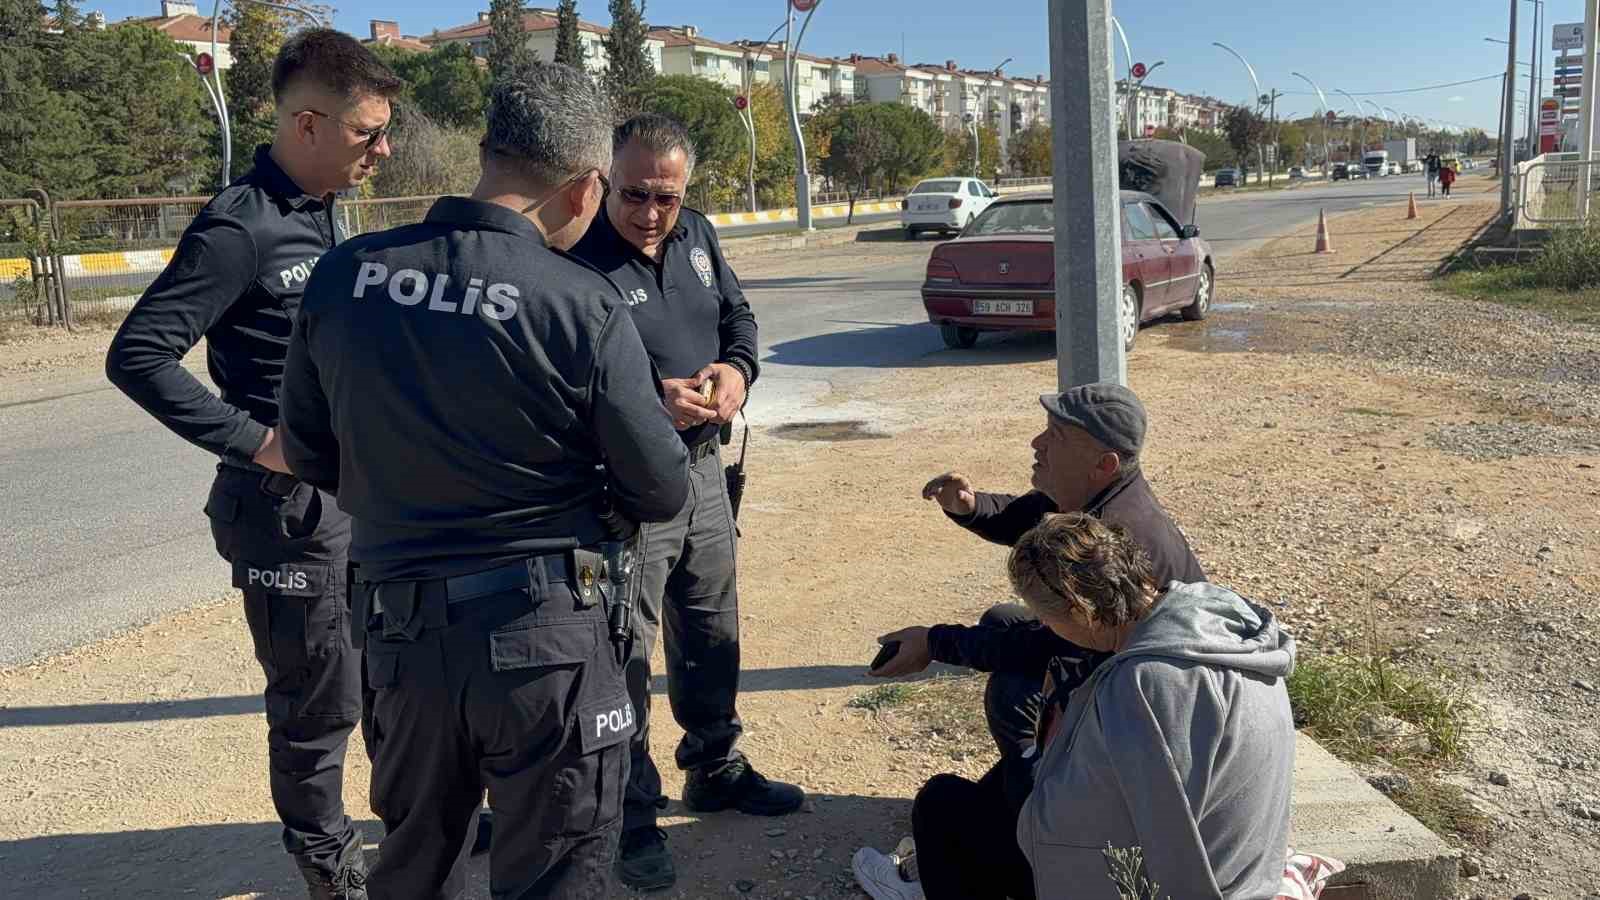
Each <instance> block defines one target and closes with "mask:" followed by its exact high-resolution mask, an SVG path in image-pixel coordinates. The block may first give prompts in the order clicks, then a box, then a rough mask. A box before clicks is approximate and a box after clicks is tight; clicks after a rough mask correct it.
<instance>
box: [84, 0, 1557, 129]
mask: <svg viewBox="0 0 1600 900" xmlns="http://www.w3.org/2000/svg"><path fill="white" fill-rule="evenodd" d="M1519 3H1520V6H1521V9H1520V10H1519V12H1518V23H1517V24H1518V35H1519V40H1518V44H1519V47H1518V57H1519V59H1526V57H1527V54H1528V42H1529V39H1530V33H1529V28H1530V27H1531V24H1532V12H1533V9H1534V6H1533V4H1532V3H1530V2H1526V0H1519ZM203 5H204V6H205V8H206V9H207V10H208V11H209V9H210V6H209V3H203ZM529 5H537V6H554V5H555V0H533V2H530V4H529ZM1508 5H1509V2H1508V0H1408V2H1402V3H1384V4H1378V5H1375V6H1374V5H1371V4H1368V5H1365V6H1362V5H1357V6H1351V7H1346V8H1345V9H1346V12H1347V15H1345V16H1343V17H1341V19H1340V20H1339V21H1338V22H1331V21H1328V19H1327V12H1328V10H1329V9H1330V7H1328V6H1326V5H1322V4H1302V3H1283V2H1276V0H1239V2H1235V3H1228V4H1221V5H1216V4H1210V5H1205V6H1202V5H1200V4H1174V3H1170V2H1168V3H1157V2H1154V0H1125V2H1122V3H1118V4H1116V5H1115V7H1114V11H1115V13H1116V15H1117V16H1118V18H1119V19H1120V20H1121V21H1122V24H1123V27H1124V28H1125V29H1126V30H1127V33H1128V40H1129V43H1130V44H1131V45H1132V47H1133V52H1134V56H1135V57H1136V58H1137V59H1139V60H1141V61H1143V62H1145V63H1153V62H1155V61H1157V60H1162V59H1164V60H1166V65H1165V66H1164V67H1163V68H1162V69H1161V70H1160V71H1159V72H1157V73H1156V75H1155V76H1154V77H1153V78H1151V81H1150V83H1151V84H1158V83H1159V84H1161V85H1163V86H1170V87H1174V88H1177V89H1179V90H1183V91H1189V92H1194V93H1209V94H1212V95H1214V96H1217V97H1220V98H1222V99H1225V100H1244V99H1246V98H1248V97H1249V95H1250V93H1251V89H1250V84H1249V79H1248V77H1247V76H1246V75H1245V72H1244V67H1243V66H1241V65H1239V63H1238V62H1237V61H1236V60H1235V59H1234V58H1233V57H1232V56H1229V55H1228V54H1226V53H1225V52H1223V51H1222V50H1219V49H1217V48H1216V47H1213V46H1211V42H1212V41H1219V40H1220V41H1223V42H1224V43H1227V44H1230V45H1231V46H1233V47H1234V48H1235V49H1236V50H1238V51H1239V52H1240V53H1243V54H1244V55H1245V57H1246V58H1248V59H1249V60H1250V62H1251V64H1252V65H1253V66H1254V67H1255V69H1256V73H1257V74H1258V75H1259V76H1260V78H1261V80H1262V88H1263V90H1265V89H1267V88H1269V87H1277V88H1278V89H1279V90H1282V91H1285V92H1303V93H1309V89H1308V88H1306V86H1305V83H1304V82H1302V81H1300V80H1299V79H1297V78H1294V77H1292V76H1291V75H1290V74H1289V73H1290V72H1291V71H1300V72H1304V73H1305V74H1307V75H1310V76H1311V77H1312V78H1313V79H1316V81H1317V82H1318V83H1319V84H1320V85H1321V86H1322V88H1323V90H1324V91H1325V92H1327V93H1328V95H1329V96H1328V102H1329V104H1330V105H1331V106H1333V107H1334V108H1335V109H1340V108H1343V107H1347V106H1349V105H1350V104H1349V101H1347V100H1345V99H1343V98H1342V97H1336V95H1334V94H1333V93H1332V92H1333V90H1334V88H1343V89H1344V90H1346V91H1349V92H1350V93H1352V94H1355V95H1357V96H1362V97H1363V99H1370V100H1373V101H1375V102H1378V103H1382V104H1384V105H1386V106H1391V107H1393V108H1394V109H1395V110H1397V111H1399V112H1402V113H1405V114H1408V115H1418V116H1428V117H1432V118H1436V119H1443V120H1447V121H1451V122H1457V123H1462V124H1466V125H1472V126H1477V127H1481V128H1484V129H1486V130H1488V131H1490V132H1491V133H1493V132H1494V130H1495V126H1494V122H1495V116H1496V112H1497V109H1498V105H1499V88H1500V82H1499V80H1498V79H1496V80H1494V81H1488V82H1481V83H1478V84H1469V85H1462V86H1460V87H1453V88H1446V89H1442V90H1433V91H1426V92H1421V93H1409V94H1390V95H1377V94H1371V95H1368V94H1369V92H1376V91H1393V90H1400V89H1408V88H1417V87H1426V86H1429V85H1434V84H1441V83H1445V82H1455V81H1463V80H1466V79H1471V78H1477V77H1481V76H1485V75H1495V74H1498V73H1503V72H1504V71H1505V66H1506V54H1505V47H1504V46H1503V45H1499V44H1491V43H1488V42H1486V41H1484V37H1485V36H1492V37H1498V38H1501V39H1504V37H1505V36H1506V32H1507V24H1508V22H1507V19H1508V12H1509V10H1508ZM159 6H160V4H159V0H102V2H100V3H98V4H97V3H94V2H92V0H90V2H85V3H84V8H85V9H86V10H87V9H100V10H101V11H102V12H104V13H105V14H106V15H107V17H108V18H110V19H113V20H115V19H121V18H124V17H126V16H130V15H151V14H154V13H155V12H157V11H158V10H159ZM337 6H338V15H337V18H336V24H337V25H338V26H339V27H340V28H342V29H344V30H346V31H349V32H352V33H355V34H358V35H363V36H364V35H365V34H366V31H367V21H368V20H369V19H372V18H383V19H397V20H398V21H399V22H400V26H401V29H402V30H403V31H404V32H405V33H407V34H422V33H426V32H427V31H429V30H431V29H433V28H436V27H439V28H443V27H447V26H450V25H458V24H461V23H464V22H467V21H470V20H471V19H472V18H473V17H474V14H475V12H476V10H477V9H480V8H482V9H487V8H488V4H487V0H480V5H473V4H462V3H439V2H427V0H341V2H339V3H338V4H337ZM1046 9H1047V3H1046V0H987V2H973V0H823V2H822V4H821V6H820V7H819V10H818V12H817V15H816V19H815V20H814V21H813V22H812V25H811V30H810V32H809V33H808V34H807V36H806V42H805V45H804V47H803V49H805V50H807V51H808V52H814V53H817V54H820V55H829V56H831V55H844V54H847V53H850V52H851V51H859V52H862V53H868V54H883V53H888V52H891V51H892V52H896V53H899V52H900V50H901V47H902V46H904V48H905V55H906V56H907V57H909V59H910V60H911V61H913V62H942V61H944V60H945V59H952V58H953V59H956V60H958V61H959V62H960V63H961V64H962V65H963V66H967V67H971V68H987V67H990V66H993V65H995V64H997V63H999V62H1000V61H1001V60H1003V59H1005V58H1006V57H1008V56H1009V57H1014V60H1013V61H1012V62H1011V63H1009V64H1008V65H1007V66H1006V71H1007V72H1008V73H1010V74H1013V75H1018V76H1024V77H1032V76H1033V75H1034V74H1037V73H1044V74H1046V75H1048V73H1049V71H1050V65H1049V64H1050V60H1049V44H1048V35H1047V29H1046ZM783 10H784V6H783V0H760V2H749V0H733V2H729V0H720V2H709V0H650V2H649V5H648V7H647V9H646V13H647V16H648V18H649V20H650V21H651V22H652V23H659V24H694V25H697V26H699V27H700V29H701V30H702V31H703V32H704V33H705V34H706V35H707V36H709V37H713V38H717V39H722V40H731V39H736V38H742V37H756V38H760V37H765V36H766V35H767V33H768V32H770V31H771V30H772V29H773V28H774V27H775V26H777V25H778V24H779V23H781V22H782V21H783ZM1545 10H1546V13H1547V15H1546V20H1547V24H1546V25H1545V26H1544V27H1542V28H1541V31H1542V32H1543V33H1542V34H1541V35H1540V41H1539V43H1540V46H1541V47H1542V48H1543V49H1544V51H1545V52H1546V53H1547V54H1548V53H1549V49H1548V48H1549V45H1550V28H1549V25H1550V24H1554V23H1557V22H1581V21H1582V20H1583V4H1582V0H1547V2H1546V4H1545ZM578 11H579V14H580V15H582V16H583V18H585V19H586V20H589V21H593V22H597V23H600V24H606V23H607V22H609V19H610V16H609V14H608V12H607V3H606V0H579V4H578ZM1117 58H1118V67H1119V70H1120V67H1121V66H1122V64H1123V63H1122V53H1121V50H1120V47H1119V49H1118V50H1117ZM1548 65H1549V64H1548V62H1547V67H1548ZM1519 68H1520V67H1519ZM1547 74H1548V72H1547ZM1520 81H1521V89H1520V90H1521V94H1520V96H1522V97H1526V96H1527V88H1528V81H1527V79H1526V78H1521V79H1520ZM1546 83H1547V84H1548V82H1546ZM1303 93H1291V94H1290V96H1288V97H1285V98H1284V99H1282V100H1280V101H1279V104H1280V105H1279V107H1278V110H1279V113H1280V114H1283V113H1300V114H1309V113H1311V112H1313V111H1314V110H1315V108H1316V99H1315V97H1311V96H1304V95H1303Z"/></svg>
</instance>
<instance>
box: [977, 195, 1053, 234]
mask: <svg viewBox="0 0 1600 900" xmlns="http://www.w3.org/2000/svg"><path fill="white" fill-rule="evenodd" d="M1055 230H1056V209H1055V206H1054V205H1053V203H1052V202H1051V201H1049V200H1032V201H1029V202H1026V203H999V204H996V205H994V206H991V207H989V208H988V209H987V210H985V211H984V213H983V215H981V216H979V217H978V219H977V221H975V222H973V223H972V225H971V226H970V227H968V228H967V230H966V232H965V233H966V234H1052V233H1054V232H1055Z"/></svg>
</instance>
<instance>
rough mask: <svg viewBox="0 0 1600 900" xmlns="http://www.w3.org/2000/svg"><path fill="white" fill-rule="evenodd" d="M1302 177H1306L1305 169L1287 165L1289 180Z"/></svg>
mask: <svg viewBox="0 0 1600 900" xmlns="http://www.w3.org/2000/svg"><path fill="white" fill-rule="evenodd" d="M1304 177H1306V170H1305V169H1304V168H1302V167H1300V166H1290V167H1289V179H1290V180H1291V181H1294V180H1298V179H1301V178H1304Z"/></svg>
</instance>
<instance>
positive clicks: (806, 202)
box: [783, 0, 822, 231]
mask: <svg viewBox="0 0 1600 900" xmlns="http://www.w3.org/2000/svg"><path fill="white" fill-rule="evenodd" d="M821 5H822V0H783V9H784V15H785V16H787V17H788V28H787V30H786V31H785V32H784V41H783V56H784V65H783V72H784V79H783V81H784V88H783V92H784V94H785V95H787V97H788V100H789V127H790V129H791V131H792V132H793V134H794V162H795V176H794V178H795V191H794V198H795V206H796V207H797V208H798V213H799V215H798V216H797V217H796V218H797V219H798V221H797V223H796V224H798V225H799V226H800V230H801V231H810V230H812V227H811V173H810V172H808V171H807V170H806V136H805V132H804V131H801V130H800V97H799V91H800V87H799V85H797V84H795V75H796V73H797V72H798V70H799V68H800V42H801V41H803V40H805V38H806V29H807V28H809V27H810V26H811V17H812V16H814V15H816V14H817V7H818V6H821ZM796 10H799V11H801V12H803V13H805V14H806V20H805V21H804V22H802V23H801V24H800V34H799V36H798V37H794V39H793V40H790V39H789V38H790V37H791V36H793V35H794V14H795V11H796Z"/></svg>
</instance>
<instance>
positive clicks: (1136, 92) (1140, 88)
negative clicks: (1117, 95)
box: [1128, 59, 1167, 141]
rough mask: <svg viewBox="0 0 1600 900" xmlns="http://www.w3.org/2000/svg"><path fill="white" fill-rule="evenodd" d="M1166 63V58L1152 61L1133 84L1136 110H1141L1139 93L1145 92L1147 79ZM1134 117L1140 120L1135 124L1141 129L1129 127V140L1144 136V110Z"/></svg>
mask: <svg viewBox="0 0 1600 900" xmlns="http://www.w3.org/2000/svg"><path fill="white" fill-rule="evenodd" d="M1166 64H1167V61H1166V60H1164V59H1158V60H1156V61H1155V62H1153V63H1151V64H1150V68H1148V69H1145V70H1144V75H1142V76H1140V78H1139V81H1138V83H1137V84H1135V85H1133V108H1134V109H1135V110H1139V95H1141V94H1143V93H1144V83H1145V80H1146V79H1148V78H1149V77H1150V76H1151V75H1153V74H1155V71H1156V70H1157V69H1159V68H1161V67H1162V66H1164V65H1166ZM1134 118H1135V119H1137V120H1138V121H1137V122H1135V123H1134V124H1135V125H1137V126H1138V128H1139V130H1138V131H1137V132H1136V131H1134V130H1133V128H1132V127H1129V129H1128V140H1130V141H1132V140H1137V139H1139V138H1141V137H1144V112H1143V111H1142V110H1139V111H1138V113H1137V115H1135V117H1134Z"/></svg>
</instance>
